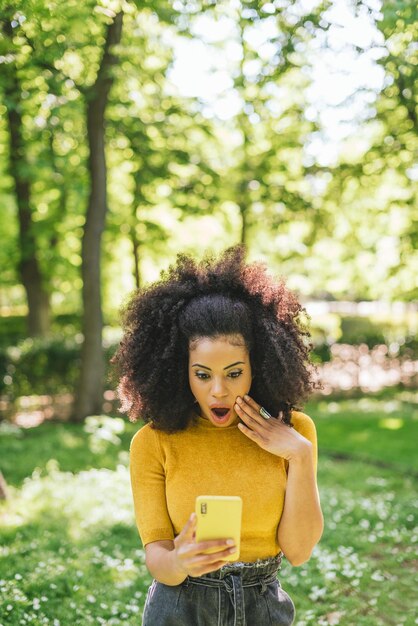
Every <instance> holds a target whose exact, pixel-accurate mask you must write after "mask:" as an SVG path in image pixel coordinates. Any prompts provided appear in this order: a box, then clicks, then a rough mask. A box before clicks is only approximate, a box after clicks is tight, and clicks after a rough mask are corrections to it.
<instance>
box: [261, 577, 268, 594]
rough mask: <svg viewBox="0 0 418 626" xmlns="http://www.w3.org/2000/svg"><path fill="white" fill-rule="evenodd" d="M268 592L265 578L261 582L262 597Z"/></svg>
mask: <svg viewBox="0 0 418 626" xmlns="http://www.w3.org/2000/svg"><path fill="white" fill-rule="evenodd" d="M266 591H267V583H266V580H265V578H263V579H262V580H261V591H260V596H263V595H264V594H265V593H266Z"/></svg>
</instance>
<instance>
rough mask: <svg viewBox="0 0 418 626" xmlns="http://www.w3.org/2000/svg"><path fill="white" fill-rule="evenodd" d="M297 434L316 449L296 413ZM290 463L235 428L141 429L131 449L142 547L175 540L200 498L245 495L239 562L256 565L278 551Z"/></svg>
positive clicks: (204, 424)
mask: <svg viewBox="0 0 418 626" xmlns="http://www.w3.org/2000/svg"><path fill="white" fill-rule="evenodd" d="M292 423H293V424H294V427H295V429H296V430H297V431H298V432H299V433H300V434H301V435H303V436H304V437H306V439H309V441H311V442H312V444H313V457H314V458H313V462H314V466H315V471H316V466H317V440H316V429H315V425H314V423H313V421H312V420H311V418H310V417H308V416H307V415H305V414H304V413H299V412H296V411H294V412H293V413H292ZM287 468H288V463H287V461H285V459H283V458H282V457H277V456H274V455H273V454H271V453H270V452H266V451H265V450H262V449H261V448H260V447H259V446H257V444H255V443H254V442H253V441H251V440H250V439H248V437H246V436H245V435H244V434H243V433H242V432H241V431H240V430H239V429H238V428H237V426H236V425H233V426H228V427H226V428H218V427H216V426H213V425H212V424H211V423H210V422H209V421H208V420H206V419H204V418H202V417H200V418H199V421H198V424H197V425H194V426H189V427H188V428H187V430H185V431H182V432H178V433H173V434H169V433H165V432H162V431H160V430H154V429H153V428H151V426H150V424H146V425H145V426H143V427H142V428H141V429H140V430H139V431H138V432H137V433H136V434H135V435H134V437H133V438H132V442H131V447H130V472H131V485H132V493H133V499H134V506H135V517H136V523H137V526H138V530H139V534H140V537H141V540H142V543H143V545H144V546H145V545H146V544H147V543H151V542H152V541H159V540H162V539H174V537H176V536H177V535H178V534H179V533H180V531H181V529H182V528H183V526H184V525H185V523H186V521H187V520H188V518H189V516H190V514H191V513H192V512H193V511H194V508H195V499H196V496H198V495H231V496H241V498H242V501H243V512H242V532H241V553H240V558H239V560H240V561H246V562H253V561H256V560H257V559H265V558H267V557H269V556H274V555H276V554H277V553H278V552H280V546H279V544H278V543H277V527H278V524H279V522H280V518H281V515H282V511H283V505H284V496H285V491H286V480H287Z"/></svg>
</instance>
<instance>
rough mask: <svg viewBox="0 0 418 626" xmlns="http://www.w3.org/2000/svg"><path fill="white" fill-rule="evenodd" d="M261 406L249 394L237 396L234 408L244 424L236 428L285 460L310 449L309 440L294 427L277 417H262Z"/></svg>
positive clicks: (264, 448) (301, 454)
mask: <svg viewBox="0 0 418 626" xmlns="http://www.w3.org/2000/svg"><path fill="white" fill-rule="evenodd" d="M260 408H261V406H260V405H259V404H257V402H255V401H254V400H253V399H252V398H250V397H249V396H245V397H244V398H241V397H240V396H238V398H237V400H236V403H235V405H234V409H235V411H236V412H237V415H238V417H239V418H240V419H241V420H242V421H243V422H244V424H238V428H239V429H240V430H241V432H243V433H244V435H246V436H247V437H248V438H249V439H251V440H252V441H254V443H256V444H257V445H258V446H260V448H263V450H267V452H271V454H274V455H276V456H281V457H283V458H285V459H286V460H287V461H291V460H293V459H295V458H301V457H302V456H304V455H305V454H306V453H307V451H310V449H311V447H312V444H311V442H310V441H309V440H308V439H306V438H305V437H303V436H302V435H301V434H300V433H298V432H297V431H296V430H295V429H294V428H292V427H291V426H289V425H288V424H286V423H285V422H283V421H282V419H281V415H279V417H278V418H274V417H271V418H270V419H267V420H266V419H264V417H262V416H261V415H260Z"/></svg>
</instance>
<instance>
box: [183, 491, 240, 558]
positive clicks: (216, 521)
mask: <svg viewBox="0 0 418 626" xmlns="http://www.w3.org/2000/svg"><path fill="white" fill-rule="evenodd" d="M195 511H196V515H197V525H196V541H207V540H209V539H233V540H234V541H235V546H236V548H237V549H236V551H235V552H232V553H231V555H230V556H227V557H224V559H225V561H237V560H238V558H239V553H240V543H241V519H242V498H240V497H239V496H198V497H197V498H196V507H195ZM218 550H219V548H211V549H209V550H207V551H206V552H207V554H211V553H212V552H217V551H218Z"/></svg>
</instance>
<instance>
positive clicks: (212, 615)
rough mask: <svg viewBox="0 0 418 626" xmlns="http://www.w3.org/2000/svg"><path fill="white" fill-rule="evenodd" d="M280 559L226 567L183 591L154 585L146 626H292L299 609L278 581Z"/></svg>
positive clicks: (189, 582)
mask: <svg viewBox="0 0 418 626" xmlns="http://www.w3.org/2000/svg"><path fill="white" fill-rule="evenodd" d="M281 556H282V555H281V554H278V555H277V556H275V557H271V558H269V559H265V560H263V561H256V562H255V563H242V562H237V563H227V564H226V565H223V566H222V567H221V568H220V569H218V570H217V571H216V572H210V573H209V574H204V575H203V576H199V577H196V578H195V577H193V576H188V577H187V578H186V580H185V581H184V582H183V583H182V584H181V585H175V586H169V585H164V584H163V583H160V582H157V581H156V580H154V581H153V582H152V584H151V587H150V588H149V590H148V594H147V599H146V601H145V607H144V615H143V621H142V626H290V625H291V624H292V623H293V620H294V617H295V605H294V604H293V602H292V600H291V598H290V596H289V595H288V594H287V593H286V592H285V591H284V590H283V589H282V588H281V585H280V582H279V581H278V580H277V572H278V570H279V569H280V564H281Z"/></svg>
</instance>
